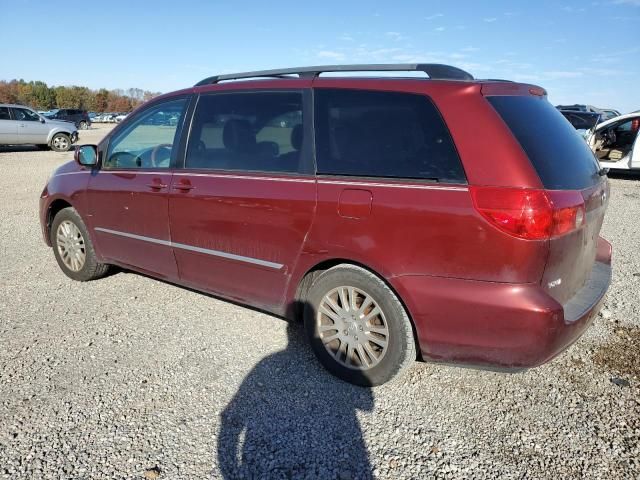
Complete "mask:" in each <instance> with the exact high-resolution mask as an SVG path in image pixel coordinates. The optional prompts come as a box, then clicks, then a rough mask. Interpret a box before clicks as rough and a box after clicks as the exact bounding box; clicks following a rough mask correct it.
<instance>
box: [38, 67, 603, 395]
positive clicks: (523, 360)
mask: <svg viewBox="0 0 640 480" xmlns="http://www.w3.org/2000/svg"><path fill="white" fill-rule="evenodd" d="M381 70H384V71H398V70H403V71H411V72H423V73H426V74H427V75H428V76H429V78H424V79H419V78H415V77H413V78H390V77H380V78H371V77H369V78H362V77H360V78H359V77H349V76H347V77H345V76H343V77H335V76H327V77H325V76H323V75H322V74H323V73H324V72H332V73H333V72H343V73H344V72H362V71H367V72H376V71H381ZM274 77H275V78H274ZM285 77H286V78H285ZM251 79H253V80H251ZM235 80H237V81H235ZM532 126H534V128H532ZM608 198H609V184H608V180H607V177H606V175H604V174H603V170H602V169H601V168H600V166H599V165H598V163H597V162H596V161H595V158H594V156H593V153H592V152H591V151H590V150H589V147H588V146H587V144H586V143H585V142H584V141H583V140H582V139H580V138H579V137H578V136H577V135H576V133H575V131H574V130H573V128H572V127H571V125H570V124H569V123H568V122H567V121H566V120H565V119H564V117H563V116H562V115H561V114H560V112H558V111H557V110H556V109H555V108H554V107H553V106H552V105H551V104H550V103H549V102H548V101H547V100H546V91H545V90H544V89H542V88H540V87H537V86H534V85H528V84H520V83H512V82H507V81H498V80H493V81H492V80H475V79H474V78H473V77H472V76H471V75H470V74H469V73H467V72H465V71H463V70H460V69H458V68H455V67H451V66H447V65H432V64H421V65H388V66H381V65H348V66H327V67H303V68H297V69H286V70H272V71H264V72H249V73H244V74H242V73H241V74H230V75H220V76H214V77H210V78H207V79H204V80H203V81H201V82H199V83H198V84H197V85H196V86H195V87H192V88H187V89H184V90H181V91H178V92H174V93H170V94H166V95H163V96H160V97H156V98H154V99H153V100H151V101H149V102H148V103H146V104H145V105H143V106H142V107H140V108H138V109H137V110H136V111H135V112H134V113H132V114H131V115H129V116H128V117H127V118H126V119H125V120H124V121H123V122H122V123H120V124H119V125H118V126H116V127H115V128H114V129H113V130H112V131H111V132H109V133H108V135H107V136H106V137H105V138H104V140H102V141H101V143H100V144H99V145H97V146H96V145H86V146H82V147H79V148H78V149H77V150H76V155H75V162H70V163H67V164H65V165H63V166H61V167H60V168H59V169H58V170H57V171H56V172H55V173H54V174H53V176H52V177H51V179H50V180H49V182H48V184H47V185H46V186H45V188H44V191H43V193H42V195H41V197H40V221H41V225H42V232H43V234H44V240H45V242H47V244H48V245H50V246H52V247H53V254H54V255H55V258H56V260H57V262H58V265H59V266H60V268H61V269H62V271H63V272H64V273H65V274H66V275H68V276H69V277H70V278H72V279H75V280H79V281H86V280H92V279H96V278H99V277H101V276H104V275H105V274H106V273H107V271H108V268H109V265H120V266H123V267H125V268H127V269H131V270H136V271H140V272H143V273H144V274H146V275H153V276H157V277H159V278H162V279H163V280H165V281H171V282H176V283H180V284H183V285H188V286H189V287H192V288H196V289H200V290H202V291H206V292H211V293H215V294H216V295H219V296H222V297H225V298H228V299H231V300H233V301H236V302H242V303H245V304H248V305H251V306H254V307H258V308H261V309H264V310H267V311H270V312H273V313H275V314H278V315H286V316H288V317H289V318H290V319H292V320H294V319H303V320H304V322H305V331H306V335H307V338H308V340H309V342H310V344H311V347H312V349H313V351H314V353H315V354H316V356H317V357H318V359H319V361H320V362H321V363H322V365H324V366H325V367H326V368H327V369H328V370H329V371H330V372H332V373H333V374H334V375H336V376H338V377H340V378H342V379H344V380H346V381H349V382H353V383H355V384H359V385H367V386H370V385H379V384H381V383H384V382H386V381H388V380H390V379H392V378H394V377H396V376H397V375H398V374H400V373H401V372H403V371H404V370H405V369H406V368H407V367H408V366H410V365H411V364H412V363H413V361H414V360H416V358H420V359H425V360H426V359H429V360H433V361H439V362H447V363H450V362H457V363H462V364H471V365H475V366H484V367H489V368H493V367H501V368H505V369H510V370H518V369H523V368H527V367H533V366H536V365H540V364H542V363H544V362H547V361H549V360H550V359H551V358H553V357H555V356H556V355H558V354H559V353H560V352H562V351H563V350H564V349H566V348H567V347H568V346H569V345H571V344H572V343H574V341H575V340H576V339H577V338H578V337H579V336H580V335H581V334H582V333H583V332H584V331H585V329H586V328H587V327H588V326H589V325H590V323H591V322H592V320H593V318H594V317H595V316H596V315H597V312H598V310H599V309H600V306H601V304H602V302H603V298H604V295H605V293H606V291H607V288H608V287H609V283H610V281H611V265H610V263H611V245H610V244H609V243H608V242H607V241H606V240H604V239H603V238H601V237H600V236H599V234H600V228H601V226H602V222H603V219H604V215H605V211H606V208H607V204H608ZM98 290H99V289H94V290H92V291H98ZM86 294H87V295H90V293H89V292H88V291H87V293H86ZM254 334H255V335H267V334H268V331H266V330H265V329H264V328H263V327H261V326H260V325H258V324H256V326H255V332H254Z"/></svg>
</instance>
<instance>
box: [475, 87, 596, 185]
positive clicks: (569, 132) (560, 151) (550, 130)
mask: <svg viewBox="0 0 640 480" xmlns="http://www.w3.org/2000/svg"><path fill="white" fill-rule="evenodd" d="M487 99H488V100H489V102H490V103H491V105H493V107H494V108H495V109H496V110H497V112H498V113H499V114H500V116H501V117H502V119H503V120H504V121H505V123H506V124H507V126H508V127H509V128H510V129H511V132H513V135H514V136H515V137H516V139H517V140H518V142H520V145H521V146H522V148H523V150H524V151H525V153H526V154H527V156H528V157H529V160H531V163H532V164H533V166H534V168H535V169H536V171H537V172H538V175H539V176H540V180H541V181H542V184H543V185H544V187H545V188H548V189H552V190H563V189H565V190H575V189H582V188H587V187H589V186H591V185H594V184H596V183H597V182H599V178H600V177H599V175H598V170H599V168H600V167H599V164H598V162H597V160H596V158H595V156H594V154H593V152H592V151H591V149H590V148H589V146H588V145H587V143H586V142H585V141H584V140H583V139H582V138H581V137H580V135H579V134H578V133H577V132H576V131H575V130H574V129H573V127H572V126H571V124H570V123H569V122H567V121H566V120H565V119H564V117H563V116H562V114H561V113H560V112H558V110H556V109H555V108H554V107H553V106H552V105H551V104H550V103H549V102H547V101H546V100H545V99H544V98H540V97H525V96H495V97H487Z"/></svg>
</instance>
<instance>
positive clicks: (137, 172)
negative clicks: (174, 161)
mask: <svg viewBox="0 0 640 480" xmlns="http://www.w3.org/2000/svg"><path fill="white" fill-rule="evenodd" d="M100 173H114V174H120V175H122V174H134V175H172V174H173V172H172V171H171V169H169V168H159V169H157V170H154V171H151V172H150V171H149V170H137V169H135V168H132V169H130V170H115V169H114V170H109V169H108V168H107V169H105V168H101V169H100Z"/></svg>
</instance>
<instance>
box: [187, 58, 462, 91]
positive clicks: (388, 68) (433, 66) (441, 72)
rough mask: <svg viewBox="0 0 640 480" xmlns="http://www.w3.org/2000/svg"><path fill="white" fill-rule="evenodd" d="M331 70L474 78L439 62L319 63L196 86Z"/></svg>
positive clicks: (229, 76) (218, 77)
mask: <svg viewBox="0 0 640 480" xmlns="http://www.w3.org/2000/svg"><path fill="white" fill-rule="evenodd" d="M329 72H424V73H426V74H427V75H428V76H429V78H430V79H432V80H473V76H472V75H471V74H470V73H468V72H465V71H464V70H462V69H460V68H457V67H452V66H450V65H442V64H439V63H396V64H385V63H380V64H361V65H319V66H315V67H297V68H281V69H276V70H258V71H255V72H243V73H229V74H224V75H214V76H213V77H207V78H205V79H204V80H201V81H200V82H198V83H196V84H195V86H196V87H199V86H201V85H211V84H215V83H219V82H222V81H224V80H240V79H243V78H261V77H272V78H273V77H275V78H291V75H297V76H298V78H315V77H317V76H319V75H320V74H321V73H329Z"/></svg>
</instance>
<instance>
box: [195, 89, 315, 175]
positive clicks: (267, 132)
mask: <svg viewBox="0 0 640 480" xmlns="http://www.w3.org/2000/svg"><path fill="white" fill-rule="evenodd" d="M303 136H304V134H303V127H302V94H301V93H299V92H252V93H222V94H213V95H203V96H202V97H200V100H199V101H198V106H197V107H196V111H195V114H194V118H193V126H192V128H191V134H190V136H189V145H188V148H187V156H186V162H185V166H186V168H199V169H200V168H201V169H216V170H247V171H266V172H297V171H299V168H300V162H301V161H302V158H301V151H302V144H303Z"/></svg>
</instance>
